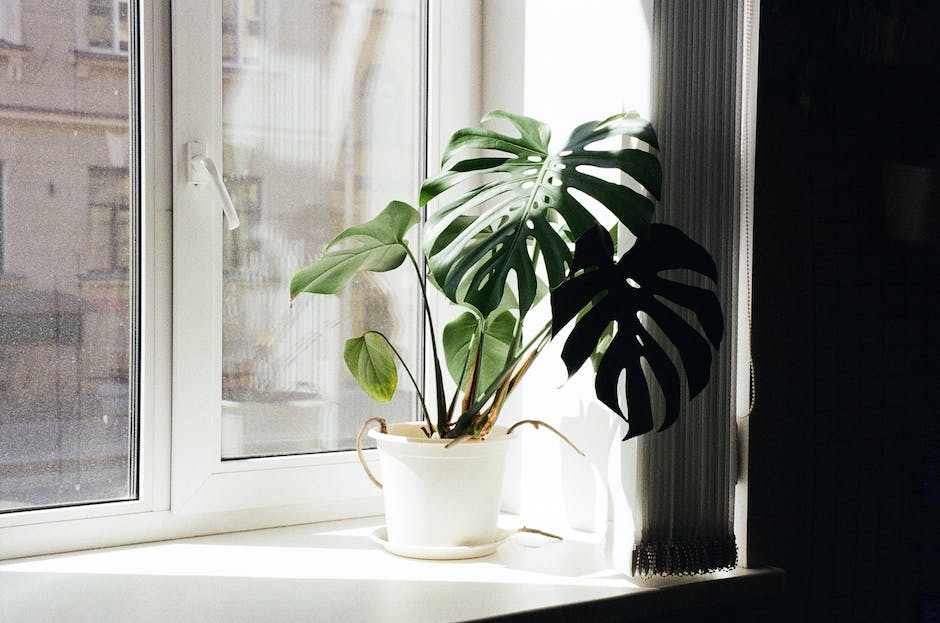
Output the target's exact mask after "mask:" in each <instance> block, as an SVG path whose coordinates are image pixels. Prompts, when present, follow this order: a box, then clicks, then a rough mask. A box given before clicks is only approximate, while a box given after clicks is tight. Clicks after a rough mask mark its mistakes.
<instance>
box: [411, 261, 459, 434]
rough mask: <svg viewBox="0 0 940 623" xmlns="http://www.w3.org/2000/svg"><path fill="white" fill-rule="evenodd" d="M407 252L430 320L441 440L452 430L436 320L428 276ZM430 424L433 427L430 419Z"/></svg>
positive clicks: (438, 425) (438, 427) (429, 326)
mask: <svg viewBox="0 0 940 623" xmlns="http://www.w3.org/2000/svg"><path fill="white" fill-rule="evenodd" d="M405 252H406V253H407V254H408V259H410V260H411V265H412V266H413V267H414V269H415V273H416V274H417V275H418V287H420V288H421V299H422V301H423V303H424V313H425V316H427V319H428V332H429V333H430V334H431V354H432V355H433V357H432V360H433V361H434V383H435V385H436V386H437V387H436V390H437V391H436V394H437V432H438V435H440V437H441V438H443V437H444V435H446V434H447V432H448V429H449V428H450V418H449V417H448V414H447V399H446V398H445V396H444V375H443V373H442V372H441V361H440V358H439V356H438V353H437V338H436V337H435V331H434V319H433V318H431V306H430V304H429V303H428V290H427V286H426V285H425V279H426V276H425V275H424V274H423V273H422V272H421V267H420V266H418V260H417V259H415V256H414V254H413V253H412V252H411V249H410V248H409V247H408V246H407V245H405ZM424 412H425V415H427V407H425V411H424ZM428 424H429V425H430V426H433V424H432V423H431V421H430V418H429V419H428Z"/></svg>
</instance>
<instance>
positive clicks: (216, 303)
mask: <svg viewBox="0 0 940 623" xmlns="http://www.w3.org/2000/svg"><path fill="white" fill-rule="evenodd" d="M429 5H430V8H429V15H428V19H429V24H430V26H429V40H428V48H429V71H428V74H429V79H428V89H429V93H430V95H429V98H428V104H427V105H428V110H427V119H428V135H429V136H428V145H429V146H430V147H429V149H428V154H429V160H430V161H431V162H436V161H437V159H438V157H439V151H438V149H439V146H440V144H441V137H442V136H447V135H448V134H449V133H450V132H452V131H453V130H455V129H457V128H459V127H462V126H465V125H468V124H472V123H475V122H476V121H477V120H478V119H479V114H480V111H479V100H480V98H479V87H478V84H479V78H480V70H479V62H480V60H479V57H480V54H479V50H480V28H479V24H480V20H481V13H480V8H479V4H478V3H477V2H474V1H473V0H446V2H444V1H441V0H431V2H429ZM183 7H185V9H184V8H183ZM139 11H140V13H141V15H138V20H137V21H138V23H139V27H138V36H139V46H140V63H139V67H140V76H139V85H140V86H139V98H140V105H139V110H140V120H139V126H140V127H139V140H136V141H134V140H132V144H133V145H134V146H135V149H137V150H138V151H137V153H139V154H140V161H141V164H140V166H141V172H140V183H139V194H140V203H141V207H140V212H141V232H142V233H141V239H140V244H141V255H142V258H141V265H140V287H139V292H140V296H141V300H142V304H141V317H140V323H141V325H140V334H139V340H140V344H141V354H140V398H139V403H140V427H139V429H140V436H141V439H140V444H139V448H140V449H139V454H138V468H139V483H138V499H136V500H131V501H120V502H108V503H101V504H91V505H80V506H70V507H64V508H55V509H43V510H29V511H22V512H15V513H8V514H3V515H0V559H9V558H16V557H21V556H29V555H38V554H46V553H53V552H62V551H70V550H79V549H87V548H91V547H101V546H109V545H121V544H129V543H136V542H142V541H150V540H160V539H167V538H178V537H184V536H194V535H199V534H209V533H217V532H225V531H234V530H245V529H253V528H261V527H269V526H277V525H287V524H294V523H306V522H312V521H321V520H328V519H340V518H346V517H357V516H366V515H374V514H378V513H380V512H381V498H380V495H379V492H378V490H377V489H375V488H373V486H372V484H371V483H369V481H368V480H367V479H366V478H364V477H363V476H362V474H361V467H360V466H359V464H358V462H357V460H356V458H355V452H353V451H350V452H334V453H327V454H313V455H303V456H290V457H273V458H259V459H244V460H236V461H222V460H221V432H220V431H221V382H220V379H221V323H222V315H221V309H222V301H221V282H222V220H221V218H222V217H221V207H220V204H219V203H218V201H219V200H218V198H217V197H216V196H215V194H214V192H213V189H212V187H211V186H209V185H205V186H191V185H189V184H187V183H186V165H187V163H186V158H185V153H186V143H187V142H189V141H192V140H200V141H203V142H204V143H205V145H206V147H207V153H208V155H209V156H210V157H212V158H213V159H215V161H216V162H218V163H221V152H222V149H221V139H222V133H221V124H222V122H221V93H222V88H221V84H222V59H221V46H220V45H219V43H220V41H221V19H220V18H221V2H220V0H206V1H202V2H185V3H181V2H175V3H173V6H172V8H171V3H170V1H169V0H146V1H144V0H141V1H140V2H139ZM174 11H175V13H174ZM184 11H185V13H184ZM132 17H133V11H132ZM206 24H212V25H213V26H212V28H211V29H210V32H209V33H208V35H209V36H208V37H207V31H206V28H205V25H206ZM171 33H172V42H173V43H172V46H173V47H172V50H171V49H170V47H169V45H170V44H169V42H170V41H171V37H170V35H171ZM443 41H446V42H447V46H446V48H445V46H444V45H443V44H442V42H443ZM171 57H172V66H175V67H185V68H186V70H185V71H178V72H176V73H175V74H173V75H171V72H170V66H171V62H170V59H171ZM468 78H469V80H468ZM171 91H172V93H173V95H172V98H173V99H172V102H171V101H170V96H169V94H170V92H171ZM441 93H447V94H448V99H447V101H444V100H443V99H442V98H441V96H440V94H441ZM474 94H475V96H474ZM468 95H469V97H468ZM171 106H172V108H171ZM171 110H172V111H173V114H172V120H171V116H170V111H171ZM132 134H133V132H132ZM171 327H172V330H171V329H170V328H171ZM373 454H374V452H369V451H367V452H366V455H367V457H368V460H370V461H373V462H374V461H375V457H374V456H373Z"/></svg>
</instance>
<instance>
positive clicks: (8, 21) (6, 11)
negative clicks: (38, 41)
mask: <svg viewBox="0 0 940 623" xmlns="http://www.w3.org/2000/svg"><path fill="white" fill-rule="evenodd" d="M20 10H21V8H20V0H4V1H3V2H0V45H2V44H3V43H6V44H9V45H12V46H16V45H20V44H21V43H22V40H21V39H22V36H21V29H20Z"/></svg>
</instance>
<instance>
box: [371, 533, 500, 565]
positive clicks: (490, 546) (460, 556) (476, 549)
mask: <svg viewBox="0 0 940 623" xmlns="http://www.w3.org/2000/svg"><path fill="white" fill-rule="evenodd" d="M510 534H512V532H510V531H509V530H497V531H496V539H494V540H493V542H492V543H483V544H481V545H458V546H454V547H433V546H423V545H405V544H401V543H392V542H390V541H389V540H388V535H387V533H386V531H385V526H381V527H380V528H376V530H375V531H374V532H373V533H372V540H373V541H375V542H376V543H378V544H379V545H381V546H382V547H384V548H385V551H387V552H389V553H390V554H395V555H396V556H404V557H405V558H422V559H424V560H464V559H467V558H480V557H481V556H489V555H490V554H492V553H493V552H495V551H496V549H497V548H498V547H499V546H500V545H501V544H502V543H503V541H505V540H506V539H508V538H509V535H510Z"/></svg>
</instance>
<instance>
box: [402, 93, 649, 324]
mask: <svg viewBox="0 0 940 623" xmlns="http://www.w3.org/2000/svg"><path fill="white" fill-rule="evenodd" d="M494 118H499V119H504V120H507V121H509V122H510V123H511V124H512V125H513V126H514V127H515V130H516V133H517V134H518V136H511V135H508V134H502V133H499V132H496V131H492V130H488V129H485V128H466V129H464V130H460V131H458V132H457V133H455V134H454V136H453V137H452V138H451V141H450V143H449V144H448V146H447V148H446V150H445V152H444V153H445V155H444V164H445V165H446V168H445V169H444V170H443V171H442V172H441V173H439V174H438V175H435V176H433V177H431V178H430V179H428V180H427V182H425V184H424V185H423V186H422V188H421V200H420V201H421V204H422V205H424V204H426V203H427V202H429V201H431V200H432V199H435V198H437V197H439V196H442V195H445V194H446V195H451V193H454V194H453V195H451V196H450V197H449V199H445V201H444V202H442V205H441V206H440V207H439V208H438V209H436V210H435V211H434V212H433V213H432V214H430V215H429V217H428V221H427V226H426V230H425V233H426V238H427V243H426V247H425V248H426V249H427V253H428V265H429V268H430V270H431V273H432V275H433V278H434V281H435V283H436V284H438V286H439V287H440V288H441V290H442V291H443V292H444V294H445V295H446V296H447V297H448V298H449V299H450V300H452V301H454V302H459V303H461V304H466V305H469V306H472V307H473V308H475V309H477V310H478V311H479V312H480V314H481V315H482V316H484V317H485V316H488V315H489V314H490V313H491V312H493V311H494V310H495V309H497V308H498V307H499V305H500V301H501V300H502V299H503V292H504V290H505V286H506V283H507V281H509V282H513V283H514V290H515V292H516V295H517V297H518V301H519V311H520V314H521V315H522V316H525V315H526V313H527V312H528V310H529V309H530V308H531V307H532V306H533V305H534V304H535V302H536V300H537V280H536V275H538V274H542V270H544V274H545V275H546V276H547V278H548V285H549V287H551V288H555V287H558V286H559V285H560V284H561V283H562V282H563V281H564V280H565V279H566V278H567V276H568V273H569V270H570V264H571V261H572V251H573V241H576V240H577V239H578V238H579V237H581V236H582V235H583V234H584V233H585V232H587V231H588V230H590V229H592V228H593V227H595V226H596V225H597V224H598V215H596V214H594V212H593V211H594V210H596V209H597V208H596V205H594V203H593V202H588V201H583V195H580V193H584V195H587V196H588V197H590V198H591V199H593V200H595V201H597V202H598V203H599V204H600V205H601V206H602V208H603V210H605V211H606V212H608V213H610V214H612V215H613V216H615V217H616V218H617V220H618V221H619V222H621V223H622V224H623V225H624V226H626V227H628V228H629V229H630V230H631V231H632V232H633V233H634V234H635V235H636V236H637V237H638V238H642V237H643V236H645V235H646V233H647V231H648V229H649V224H650V220H651V218H652V214H653V207H654V202H653V199H654V198H657V197H659V195H660V193H661V190H662V173H661V170H660V165H659V159H658V157H657V155H656V153H655V149H656V136H655V133H654V132H653V130H652V128H651V127H650V126H649V124H648V123H647V122H646V121H644V120H643V119H641V118H640V117H638V116H637V115H635V114H632V113H631V114H622V115H615V116H613V117H611V118H609V119H606V120H604V121H600V122H598V121H592V122H589V123H586V124H583V125H581V126H579V127H578V128H577V129H576V130H575V131H574V132H572V134H571V136H570V137H569V139H568V142H567V144H566V145H565V146H564V147H563V148H562V149H561V150H560V151H559V152H557V153H550V151H549V146H548V142H549V137H550V131H549V129H548V126H546V125H545V124H543V123H541V122H539V121H536V120H535V119H530V118H528V117H522V116H519V115H512V114H509V113H506V112H503V111H493V112H492V113H490V114H489V115H487V117H485V118H484V121H486V120H488V119H494ZM610 138H614V139H619V140H620V141H621V142H622V143H624V144H625V146H624V147H623V148H622V149H612V150H606V151H605V150H598V149H592V147H594V144H595V143H598V142H600V141H603V140H605V139H610ZM479 150H489V151H495V152H498V154H497V155H486V156H485V157H480V156H479ZM595 169H607V170H611V171H616V172H618V173H620V172H622V173H624V174H626V175H627V176H629V178H631V179H632V183H630V182H628V181H617V182H611V181H607V180H606V179H602V178H600V177H597V176H596V175H595ZM615 177H616V176H615ZM480 180H482V181H480ZM472 183H476V184H477V185H476V186H471V187H469V188H467V184H472ZM637 185H638V186H639V187H640V188H642V189H643V190H644V191H645V192H637V190H634V188H635V187H636V186H637ZM457 189H460V190H459V191H458V190H457ZM582 201H583V202H582Z"/></svg>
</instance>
